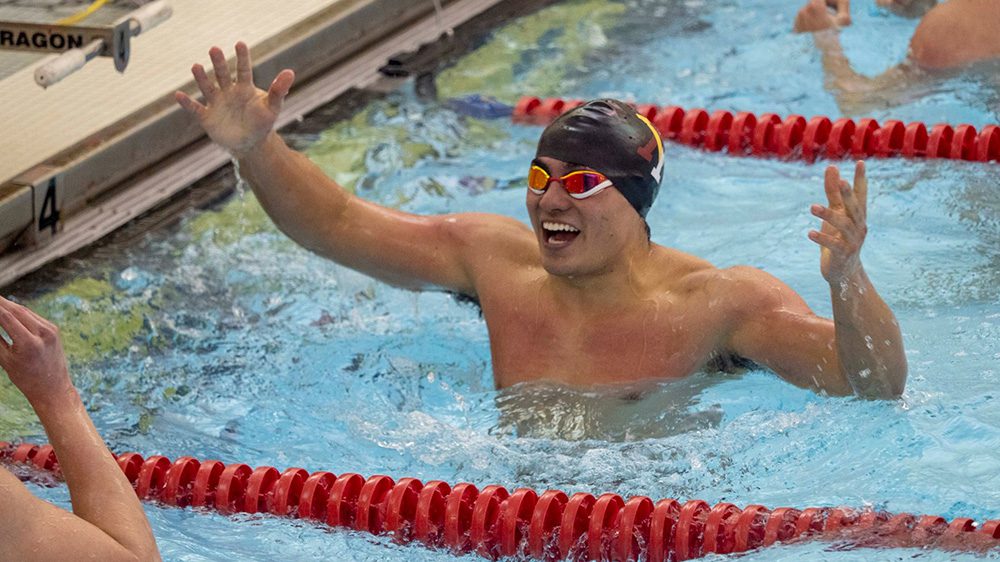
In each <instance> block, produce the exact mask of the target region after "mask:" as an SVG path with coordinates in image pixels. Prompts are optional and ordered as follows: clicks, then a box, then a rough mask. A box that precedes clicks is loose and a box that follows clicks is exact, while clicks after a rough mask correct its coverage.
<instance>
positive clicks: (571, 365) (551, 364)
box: [483, 297, 719, 387]
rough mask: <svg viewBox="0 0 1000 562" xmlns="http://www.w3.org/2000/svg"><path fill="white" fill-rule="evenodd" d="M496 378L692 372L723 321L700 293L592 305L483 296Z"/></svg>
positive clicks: (584, 378) (583, 381) (605, 380)
mask: <svg viewBox="0 0 1000 562" xmlns="http://www.w3.org/2000/svg"><path fill="white" fill-rule="evenodd" d="M483 312H484V316H485V318H486V322H487V326H488V328H489V332H490V346H491V353H492V356H493V370H494V376H495V377H496V381H497V385H498V386H500V387H504V386H509V385H512V384H516V383H518V382H525V381H531V380H539V379H546V380H556V381H560V382H564V383H567V384H573V385H594V384H616V383H624V382H631V381H636V380H642V379H666V378H679V377H685V376H687V375H689V374H691V373H693V372H695V371H697V370H698V369H700V368H701V367H702V366H704V364H705V363H706V362H707V361H708V359H709V357H710V355H711V354H712V352H713V351H715V349H716V347H717V345H718V340H719V338H718V333H719V329H718V326H719V323H718V319H716V318H715V317H714V315H713V313H712V311H711V310H709V309H708V308H707V307H705V306H702V305H701V304H700V303H699V302H698V300H697V299H686V300H683V301H680V302H678V300H676V299H670V298H666V297H664V298H662V299H657V300H645V301H637V302H632V303H627V304H626V305H624V306H620V307H615V308H610V309H606V310H602V311H587V312H586V313H567V311H565V310H560V309H559V307H557V306H556V305H555V304H554V303H553V302H548V301H546V300H544V299H541V298H537V299H521V300H518V299H505V300H503V301H501V302H493V303H484V307H483Z"/></svg>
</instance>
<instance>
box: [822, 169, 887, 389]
mask: <svg viewBox="0 0 1000 562" xmlns="http://www.w3.org/2000/svg"><path fill="white" fill-rule="evenodd" d="M824 188H825V190H826V197H827V200H828V202H829V206H828V207H824V206H822V205H813V206H812V207H811V208H810V210H811V212H812V214H813V215H815V216H817V217H819V218H821V219H823V225H822V227H821V228H820V230H818V231H817V230H813V231H810V232H809V239H810V240H812V241H813V242H816V243H817V244H819V245H820V247H821V250H820V271H822V273H823V278H824V279H826V281H827V283H829V284H830V299H831V302H832V303H833V320H834V326H835V327H836V332H837V346H836V347H837V355H838V357H839V358H840V364H841V370H842V371H843V372H844V375H845V376H846V377H847V378H848V380H849V381H850V382H851V386H852V387H853V388H854V391H855V392H856V393H857V394H858V395H860V396H864V397H871V398H889V397H896V396H899V395H900V394H902V393H903V387H904V386H905V385H906V354H905V353H904V351H903V336H902V334H901V333H900V330H899V324H898V323H897V322H896V317H895V315H893V313H892V310H890V309H889V306H888V305H886V304H885V301H883V300H882V297H880V296H879V294H878V292H877V291H876V290H875V287H874V286H873V285H872V282H871V280H869V279H868V275H867V274H866V273H865V269H864V267H863V266H862V265H861V246H862V244H864V241H865V236H866V235H867V234H868V179H867V178H866V177H865V163H864V162H861V161H859V162H857V163H856V164H855V166H854V186H853V188H852V186H851V184H849V183H847V182H846V181H844V180H843V179H841V177H840V172H839V171H838V170H837V168H836V167H835V166H827V168H826V174H825V176H824Z"/></svg>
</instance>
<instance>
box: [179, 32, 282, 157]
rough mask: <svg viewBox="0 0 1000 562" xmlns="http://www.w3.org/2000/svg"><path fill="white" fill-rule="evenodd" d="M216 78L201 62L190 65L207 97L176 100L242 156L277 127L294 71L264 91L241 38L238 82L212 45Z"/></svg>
mask: <svg viewBox="0 0 1000 562" xmlns="http://www.w3.org/2000/svg"><path fill="white" fill-rule="evenodd" d="M208 54H209V57H211V59H212V66H213V71H214V74H215V79H214V80H213V79H212V78H210V77H209V76H208V74H207V73H206V72H205V68H204V67H202V65H200V64H195V65H194V66H193V67H191V74H193V75H194V79H195V82H197V84H198V88H199V89H200V90H201V93H202V95H203V96H204V98H205V103H204V104H202V103H199V102H198V101H196V100H194V99H193V98H191V96H189V95H187V94H185V93H183V92H177V93H176V94H175V95H174V97H175V98H176V99H177V103H179V104H180V105H181V107H183V108H184V109H185V110H187V111H188V112H189V113H191V114H192V115H194V116H195V117H196V118H197V119H198V122H199V123H201V126H202V128H204V129H205V132H206V133H208V136H209V137H211V138H212V140H213V141H215V142H216V143H218V144H219V145H221V146H222V147H223V148H225V149H227V150H229V151H230V152H232V153H233V154H234V155H235V156H237V157H239V156H241V155H243V154H245V153H247V152H249V151H250V150H252V149H253V148H254V147H255V146H257V145H258V144H259V143H260V142H261V141H262V140H264V138H265V137H266V136H267V134H268V133H269V132H270V131H271V129H272V128H273V127H274V123H275V121H276V120H277V118H278V114H279V113H280V112H281V106H282V103H283V102H284V100H285V96H287V95H288V90H289V89H290V88H291V87H292V82H294V81H295V73H293V72H292V71H291V70H287V69H286V70H283V71H281V72H280V73H279V74H278V76H277V77H276V78H275V79H274V82H272V83H271V86H270V87H269V88H268V90H267V91H266V92H265V91H263V90H261V89H260V88H257V87H256V86H254V83H253V66H252V64H251V62H250V49H249V48H248V47H247V46H246V44H245V43H243V42H242V41H241V42H239V43H237V44H236V81H235V82H234V81H233V80H232V78H231V77H230V74H229V67H228V66H227V65H226V58H225V55H224V54H223V53H222V49H220V48H218V47H212V49H211V50H209V52H208Z"/></svg>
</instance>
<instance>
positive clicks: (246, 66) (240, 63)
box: [236, 41, 253, 84]
mask: <svg viewBox="0 0 1000 562" xmlns="http://www.w3.org/2000/svg"><path fill="white" fill-rule="evenodd" d="M236 82H238V83H246V84H252V83H253V64H252V63H251V62H250V48H249V47H247V44H246V43H244V42H243V41H240V42H239V43H236Z"/></svg>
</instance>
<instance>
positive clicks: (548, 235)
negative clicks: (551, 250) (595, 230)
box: [542, 221, 580, 246]
mask: <svg viewBox="0 0 1000 562" xmlns="http://www.w3.org/2000/svg"><path fill="white" fill-rule="evenodd" d="M579 235H580V229H579V228H576V227H575V226H570V225H568V224H566V223H561V222H553V221H545V222H543V223H542V236H543V238H544V239H545V243H546V244H548V245H550V246H565V245H567V244H569V243H570V242H572V241H573V240H576V237H577V236H579Z"/></svg>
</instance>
